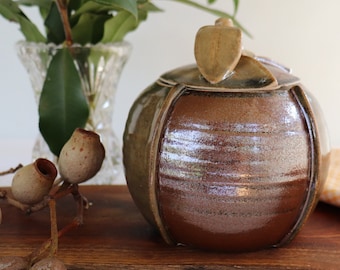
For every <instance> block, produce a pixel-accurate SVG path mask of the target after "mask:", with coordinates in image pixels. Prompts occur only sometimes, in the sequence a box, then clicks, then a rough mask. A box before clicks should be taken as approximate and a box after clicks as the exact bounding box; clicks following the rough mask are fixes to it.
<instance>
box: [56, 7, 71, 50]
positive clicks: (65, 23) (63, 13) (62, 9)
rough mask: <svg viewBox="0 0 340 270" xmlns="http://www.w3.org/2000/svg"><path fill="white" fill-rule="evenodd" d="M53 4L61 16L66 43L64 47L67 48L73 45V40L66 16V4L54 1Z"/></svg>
mask: <svg viewBox="0 0 340 270" xmlns="http://www.w3.org/2000/svg"><path fill="white" fill-rule="evenodd" d="M55 2H56V4H57V7H58V10H59V13H60V16H61V21H62V23H63V27H64V32H65V42H66V45H67V46H68V47H69V46H71V45H72V44H73V39H72V31H71V26H70V22H69V19H68V14H67V3H66V0H56V1H55Z"/></svg>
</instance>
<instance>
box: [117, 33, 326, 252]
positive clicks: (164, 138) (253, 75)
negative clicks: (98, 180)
mask: <svg viewBox="0 0 340 270" xmlns="http://www.w3.org/2000/svg"><path fill="white" fill-rule="evenodd" d="M211 29H213V35H217V36H218V37H220V36H221V35H220V34H219V32H218V31H222V32H223V31H225V29H227V30H228V29H232V31H235V28H233V27H231V26H223V27H219V26H218V27H216V26H215V27H213V26H212V27H211ZM216 29H217V30H216ZM214 31H215V32H214ZM237 31H238V30H237ZM237 31H236V32H237ZM226 32H228V31H226ZM216 33H217V34H216ZM210 34H211V32H210V33H209V31H208V34H207V35H208V37H209V35H210ZM223 34H224V32H223V33H222V36H223ZM232 35H233V34H232ZM226 36H227V37H228V35H226ZM201 38H202V36H200V32H199V34H198V37H197V39H196V58H197V65H196V64H195V65H191V66H187V67H182V68H178V69H175V70H173V71H170V72H168V73H166V74H164V75H162V76H161V77H160V78H159V79H158V80H157V81H156V82H155V83H153V84H152V85H151V86H150V87H148V88H147V89H146V90H145V91H144V92H143V93H142V94H141V95H140V97H138V98H137V100H136V101H135V103H134V105H133V106H132V108H131V110H130V114H129V117H128V120H127V124H126V129H125V133H124V146H123V163H124V165H125V174H126V179H127V184H128V187H129V190H130V192H131V195H132V197H133V199H134V201H135V203H136V205H137V206H138V208H139V209H140V211H141V212H142V213H143V215H144V217H145V218H146V219H147V220H148V221H149V222H150V223H151V224H152V225H153V226H154V227H155V228H157V229H158V230H159V232H160V233H161V235H162V237H163V238H164V240H165V241H166V242H167V243H169V244H184V245H190V246H194V247H200V248H204V249H214V250H225V251H248V250H257V249H262V248H268V247H278V246H281V245H283V244H285V243H288V242H289V241H290V240H292V239H293V238H294V236H295V235H296V234H297V232H298V231H299V230H300V228H301V226H302V225H303V224H304V223H305V221H306V219H307V218H308V216H309V214H310V213H311V211H312V210H313V208H314V207H315V205H316V203H317V200H318V197H319V195H320V192H321V189H322V186H323V183H324V181H325V179H326V175H327V170H328V163H329V145H328V137H327V132H326V129H325V126H324V122H323V118H322V113H321V111H320V108H319V106H318V105H317V102H316V101H315V99H314V98H313V97H312V96H311V95H310V94H309V93H308V92H307V90H306V89H305V88H304V87H303V85H302V84H301V83H300V81H299V79H298V78H297V77H295V76H293V75H292V74H290V73H289V70H288V69H286V68H284V67H283V66H281V65H279V64H277V63H275V62H272V61H270V60H268V59H266V58H259V57H256V56H252V55H251V56H249V54H247V55H246V54H245V53H244V52H243V53H241V54H239V53H238V52H236V54H235V55H236V56H235V55H234V56H235V57H238V59H237V61H236V62H237V63H236V65H235V67H230V66H229V67H227V68H224V71H223V72H225V74H224V75H222V76H220V75H218V76H217V77H219V78H217V79H216V77H214V76H213V78H212V79H211V80H210V78H207V77H209V76H210V75H207V76H205V75H204V73H207V74H209V72H210V71H209V70H208V71H207V72H206V71H205V70H202V67H201V66H202V61H201V60H200V59H199V58H200V54H201V55H202V52H199V50H200V49H201V48H200V44H198V45H197V42H198V43H200V42H201ZM229 38H230V36H229ZM222 43H223V42H222ZM226 43H227V42H226ZM236 43H237V45H236V46H239V42H238V41H237V42H236ZM219 45H221V44H219ZM234 45H235V43H234ZM234 45H233V46H234ZM221 46H222V45H221ZM221 46H217V47H221ZM222 47H223V46H222ZM224 49H225V48H224ZM211 50H214V45H212V47H210V48H209V50H208V52H207V53H205V54H206V55H210V56H209V58H210V59H213V57H214V56H211V55H212V53H211V52H210V51H211ZM237 50H238V48H236V51H237ZM231 51H232V50H231V49H229V50H227V52H231ZM219 53H221V52H214V53H213V54H214V55H218V54H219ZM223 53H225V52H222V57H223ZM197 54H198V55H197ZM238 55H239V56H238ZM220 57H221V56H218V57H217V58H218V59H219V58H220ZM218 59H217V60H218ZM217 60H216V59H215V60H212V61H217ZM226 61H227V60H225V61H224V63H225V62H226ZM203 62H204V60H203ZM231 62H232V61H231ZM232 65H233V64H232ZM203 66H205V67H206V64H204V63H203ZM205 67H203V69H204V68H205ZM210 69H211V68H210ZM215 70H216V69H215ZM214 72H215V71H212V72H210V73H211V74H214ZM223 72H222V73H223ZM215 73H216V72H215Z"/></svg>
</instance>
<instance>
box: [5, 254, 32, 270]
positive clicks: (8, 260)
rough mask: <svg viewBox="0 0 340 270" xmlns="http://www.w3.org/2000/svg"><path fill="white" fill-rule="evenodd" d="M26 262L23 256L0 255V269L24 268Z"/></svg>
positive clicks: (24, 269)
mask: <svg viewBox="0 0 340 270" xmlns="http://www.w3.org/2000/svg"><path fill="white" fill-rule="evenodd" d="M27 265H28V262H27V261H26V260H25V258H23V257H17V256H8V257H0V270H26V269H27Z"/></svg>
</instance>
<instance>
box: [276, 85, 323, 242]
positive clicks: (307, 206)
mask: <svg viewBox="0 0 340 270" xmlns="http://www.w3.org/2000/svg"><path fill="white" fill-rule="evenodd" d="M289 91H290V92H291V93H292V95H293V97H294V99H295V100H296V102H297V104H298V106H299V107H300V110H301V112H302V114H303V116H304V120H305V124H306V126H307V131H308V135H309V143H310V153H309V159H310V161H309V173H308V174H309V181H310V182H309V186H308V191H307V194H306V198H305V201H304V204H303V205H302V207H301V211H300V215H299V217H298V218H297V220H296V223H295V224H294V226H293V228H292V229H291V230H290V232H289V233H288V234H287V235H286V236H285V237H284V238H283V239H282V240H281V241H280V243H279V244H277V245H276V246H277V247H279V246H282V245H283V244H285V243H287V242H290V241H291V240H292V239H293V238H294V237H295V236H296V234H297V233H298V232H299V230H300V229H301V227H302V226H303V225H304V223H305V221H306V220H307V218H308V216H309V215H310V213H311V212H312V211H313V210H314V207H315V205H316V200H317V198H316V194H317V193H318V192H317V190H318V189H319V188H320V185H319V181H318V180H319V179H318V170H319V167H320V149H319V147H320V145H319V143H318V142H319V134H318V130H317V125H316V120H315V116H314V114H313V111H312V109H311V106H310V104H309V101H308V98H307V97H306V94H305V93H304V91H303V89H302V88H301V86H300V85H298V86H295V87H293V88H292V89H290V90H289ZM311 206H312V207H311Z"/></svg>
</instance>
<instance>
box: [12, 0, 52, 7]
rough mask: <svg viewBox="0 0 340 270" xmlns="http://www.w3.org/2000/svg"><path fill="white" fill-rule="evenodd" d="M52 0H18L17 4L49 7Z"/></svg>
mask: <svg viewBox="0 0 340 270" xmlns="http://www.w3.org/2000/svg"><path fill="white" fill-rule="evenodd" d="M53 1H54V0H18V1H16V2H17V3H18V4H19V5H25V6H37V7H39V8H49V7H50V6H51V4H52V2H53Z"/></svg>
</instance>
